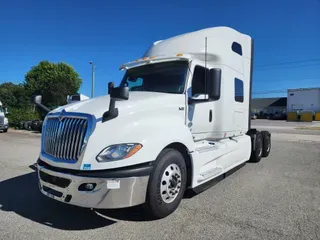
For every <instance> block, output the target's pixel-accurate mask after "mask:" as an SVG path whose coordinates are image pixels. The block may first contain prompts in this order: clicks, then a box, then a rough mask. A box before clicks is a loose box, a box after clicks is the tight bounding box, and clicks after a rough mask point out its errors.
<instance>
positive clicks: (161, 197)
mask: <svg viewBox="0 0 320 240" xmlns="http://www.w3.org/2000/svg"><path fill="white" fill-rule="evenodd" d="M154 167H155V168H154V170H153V173H152V174H151V175H150V179H149V184H148V190H147V201H146V205H147V207H148V208H149V210H150V212H151V214H152V216H153V217H155V218H157V219H159V218H164V217H166V216H168V215H170V214H171V213H173V212H174V211H175V210H176V209H177V208H178V206H179V204H180V202H181V200H182V197H183V195H184V191H185V188H186V182H187V169H186V164H185V160H184V158H183V156H182V154H181V153H180V152H179V151H177V150H175V149H165V150H163V151H162V152H161V153H160V155H159V157H158V158H157V160H156V163H155V166H154Z"/></svg>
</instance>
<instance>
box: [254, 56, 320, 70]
mask: <svg viewBox="0 0 320 240" xmlns="http://www.w3.org/2000/svg"><path fill="white" fill-rule="evenodd" d="M318 61H320V58H314V59H309V60H301V61H291V62H281V63H271V64H264V65H257V66H256V68H263V67H269V66H279V65H288V64H297V63H307V62H318Z"/></svg>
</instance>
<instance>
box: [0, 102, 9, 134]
mask: <svg viewBox="0 0 320 240" xmlns="http://www.w3.org/2000/svg"><path fill="white" fill-rule="evenodd" d="M7 113H8V112H7V109H5V110H4V109H3V105H2V102H1V101H0V131H3V132H7V131H8V128H9V120H8V118H6V116H5V115H6V114H7Z"/></svg>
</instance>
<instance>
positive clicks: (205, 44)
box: [204, 37, 207, 95]
mask: <svg viewBox="0 0 320 240" xmlns="http://www.w3.org/2000/svg"><path fill="white" fill-rule="evenodd" d="M204 89H205V95H207V37H205V43H204Z"/></svg>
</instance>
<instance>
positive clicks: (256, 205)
mask: <svg viewBox="0 0 320 240" xmlns="http://www.w3.org/2000/svg"><path fill="white" fill-rule="evenodd" d="M287 135H288V134H287ZM284 136H286V135H284V134H279V133H278V134H275V137H274V138H273V140H272V151H271V154H270V156H269V157H268V158H266V159H263V160H262V161H261V162H260V163H247V164H246V165H244V166H243V167H242V168H240V169H239V170H237V171H236V172H235V173H233V174H232V175H230V176H228V177H227V178H225V179H224V180H223V181H221V182H219V183H218V184H216V185H214V186H212V187H211V188H209V189H207V190H206V191H204V192H202V193H200V194H198V195H196V196H193V197H192V198H185V199H184V200H183V201H182V204H181V205H180V207H179V209H178V210H177V211H176V212H175V213H174V214H172V215H170V216H169V217H167V218H165V219H161V220H157V221H149V220H148V219H147V218H146V216H145V215H144V214H143V212H142V209H141V207H135V208H132V209H124V210H112V211H110V210H99V212H95V211H91V210H89V209H83V208H78V207H73V206H70V205H66V204H62V203H58V202H56V201H54V200H51V199H48V198H47V197H45V196H42V195H41V193H40V192H39V190H38V186H37V179H36V173H35V171H34V167H33V164H34V163H35V161H36V159H37V157H38V154H39V150H40V135H39V134H22V133H17V132H15V131H14V130H11V131H9V132H8V133H6V134H2V133H0V164H1V167H0V239H6V240H7V239H68V240H72V239H88V240H89V239H108V240H112V239H220V240H222V239H290V240H292V239H320V148H319V144H320V141H318V140H319V136H313V137H306V136H308V135H297V134H296V135H294V134H291V135H289V137H284ZM297 136H298V137H297ZM299 136H300V138H299ZM305 138H309V140H308V141H304V139H305Z"/></svg>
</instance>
